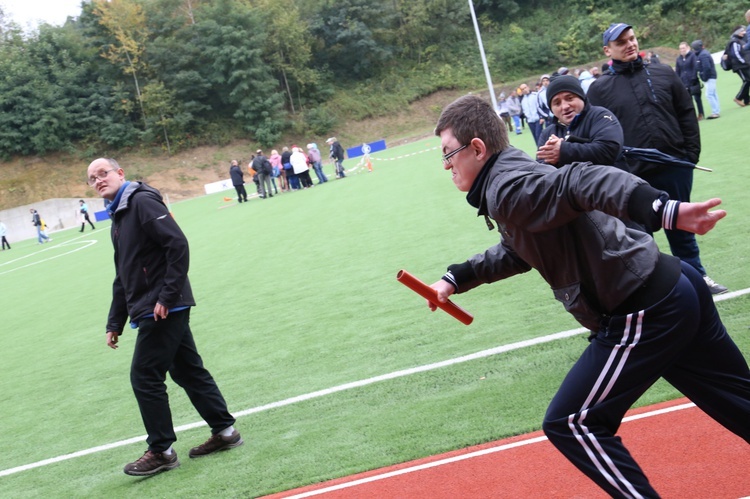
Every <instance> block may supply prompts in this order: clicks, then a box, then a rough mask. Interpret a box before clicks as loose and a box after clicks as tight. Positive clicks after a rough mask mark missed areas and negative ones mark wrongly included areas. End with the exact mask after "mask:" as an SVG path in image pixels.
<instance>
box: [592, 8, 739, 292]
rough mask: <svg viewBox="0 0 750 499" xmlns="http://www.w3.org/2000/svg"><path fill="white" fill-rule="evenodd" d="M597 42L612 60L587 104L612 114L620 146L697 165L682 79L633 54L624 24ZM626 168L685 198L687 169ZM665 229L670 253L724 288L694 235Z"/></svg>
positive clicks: (695, 130) (633, 164)
mask: <svg viewBox="0 0 750 499" xmlns="http://www.w3.org/2000/svg"><path fill="white" fill-rule="evenodd" d="M602 41H603V50H604V54H605V55H606V56H607V57H611V58H612V67H611V70H610V71H609V72H608V73H607V74H604V75H602V76H601V78H599V79H597V80H596V81H595V82H594V83H593V84H592V85H591V87H590V88H589V92H588V94H587V97H588V99H589V102H591V104H592V105H595V106H602V107H605V108H607V109H609V110H610V111H612V112H613V113H614V114H615V116H617V118H618V119H619V120H620V124H621V125H622V131H623V135H624V137H625V142H624V145H625V146H630V147H640V148H653V149H658V150H659V151H661V152H663V153H666V154H670V155H672V156H675V157H678V158H681V159H685V160H688V161H690V162H691V163H697V162H698V160H699V159H700V153H701V136H700V128H699V127H698V119H697V117H696V116H695V108H694V107H693V100H692V98H691V97H690V94H689V93H688V91H687V89H686V88H685V86H684V85H683V84H682V80H680V78H679V77H678V76H677V74H676V73H675V72H674V71H673V70H672V68H670V67H669V66H667V65H666V64H645V63H644V62H643V58H642V57H641V56H640V55H639V54H638V39H637V38H636V36H635V32H634V31H633V27H632V26H630V25H629V24H626V23H613V24H611V25H610V26H609V28H607V29H606V30H605V31H604V34H603V35H602ZM628 168H629V170H630V172H631V173H633V174H635V175H638V176H639V177H641V178H642V179H644V180H646V181H647V182H648V183H649V184H651V185H652V186H654V187H655V188H656V189H660V190H663V191H666V192H667V193H669V197H670V199H675V200H678V201H690V192H691V191H692V188H693V170H692V169H690V168H681V167H677V166H670V165H661V164H656V163H651V162H648V161H628ZM664 232H665V235H666V236H667V240H668V241H669V248H670V250H671V252H672V254H673V255H674V256H676V257H678V258H679V259H680V260H682V261H684V262H685V263H688V264H690V265H691V266H692V267H693V268H695V269H696V270H697V271H698V272H700V274H701V275H702V276H703V279H704V281H705V282H706V284H707V285H708V287H709V289H710V290H711V293H713V294H719V293H724V292H726V291H727V288H726V287H725V286H722V285H721V284H718V283H716V282H715V281H714V280H713V279H711V278H710V277H709V276H708V275H707V274H706V269H704V268H703V264H702V263H701V259H700V249H699V248H698V242H697V241H696V239H695V234H691V233H688V232H685V231H682V230H677V229H665V231H664Z"/></svg>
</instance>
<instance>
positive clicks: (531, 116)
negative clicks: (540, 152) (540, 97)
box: [520, 83, 541, 144]
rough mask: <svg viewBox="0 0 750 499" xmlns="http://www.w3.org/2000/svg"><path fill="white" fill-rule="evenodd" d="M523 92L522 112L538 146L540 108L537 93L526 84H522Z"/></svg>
mask: <svg viewBox="0 0 750 499" xmlns="http://www.w3.org/2000/svg"><path fill="white" fill-rule="evenodd" d="M520 88H521V92H523V97H522V98H521V110H522V111H523V114H524V115H525V116H526V123H528V124H529V130H531V136H532V137H534V143H535V144H536V143H537V141H538V140H539V133H540V132H541V130H540V129H539V106H538V105H537V99H536V96H537V94H536V92H532V91H531V89H529V86H528V85H527V84H526V83H522V84H521V87H520Z"/></svg>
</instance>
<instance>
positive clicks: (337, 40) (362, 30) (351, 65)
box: [310, 0, 396, 80]
mask: <svg viewBox="0 0 750 499" xmlns="http://www.w3.org/2000/svg"><path fill="white" fill-rule="evenodd" d="M395 19H396V13H395V11H394V7H393V4H392V3H390V2H381V3H374V2H371V1H370V0H336V1H335V2H333V1H330V2H326V3H325V5H324V6H323V7H322V8H321V10H320V12H319V13H318V14H317V15H316V16H313V18H312V19H311V21H310V31H311V32H312V34H313V35H315V36H316V37H317V38H318V43H317V45H316V46H315V51H314V55H315V64H316V66H318V67H324V68H328V69H330V70H331V71H332V72H333V73H334V74H335V75H336V76H337V77H338V78H341V79H345V80H358V79H365V78H369V77H372V76H374V75H375V74H377V73H378V71H379V70H380V69H381V68H382V67H383V66H384V64H385V62H386V61H388V60H389V59H390V58H391V57H392V56H393V55H394V53H395V51H394V44H395V43H396V39H395V31H394V29H393V27H394V26H395Z"/></svg>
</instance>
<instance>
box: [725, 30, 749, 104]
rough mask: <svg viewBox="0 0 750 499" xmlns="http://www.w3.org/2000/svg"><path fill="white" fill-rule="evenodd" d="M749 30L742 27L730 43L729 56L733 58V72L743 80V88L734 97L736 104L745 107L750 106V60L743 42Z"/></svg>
mask: <svg viewBox="0 0 750 499" xmlns="http://www.w3.org/2000/svg"><path fill="white" fill-rule="evenodd" d="M746 34H747V30H746V29H745V28H744V27H742V26H740V27H739V28H737V29H736V30H734V33H732V38H731V40H730V41H729V56H730V57H731V58H732V71H734V72H735V73H737V76H739V77H740V79H741V80H742V86H740V91H739V92H737V95H736V96H735V97H734V102H735V103H736V104H737V105H738V106H740V107H745V106H747V105H748V104H750V60H748V53H747V51H746V50H745V49H744V47H743V43H744V42H743V40H744V38H745V35H746Z"/></svg>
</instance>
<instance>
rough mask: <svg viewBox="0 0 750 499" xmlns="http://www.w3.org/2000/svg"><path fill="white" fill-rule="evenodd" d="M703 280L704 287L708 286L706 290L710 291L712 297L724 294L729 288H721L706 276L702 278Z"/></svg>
mask: <svg viewBox="0 0 750 499" xmlns="http://www.w3.org/2000/svg"><path fill="white" fill-rule="evenodd" d="M703 280H704V281H706V286H708V289H709V290H710V291H711V294H712V295H720V294H722V293H726V292H727V291H728V290H729V288H727V287H726V286H722V285H721V284H719V283H718V282H715V281H714V280H713V279H711V278H710V277H708V276H707V275H704V276H703Z"/></svg>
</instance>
